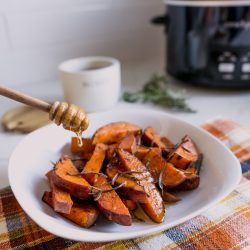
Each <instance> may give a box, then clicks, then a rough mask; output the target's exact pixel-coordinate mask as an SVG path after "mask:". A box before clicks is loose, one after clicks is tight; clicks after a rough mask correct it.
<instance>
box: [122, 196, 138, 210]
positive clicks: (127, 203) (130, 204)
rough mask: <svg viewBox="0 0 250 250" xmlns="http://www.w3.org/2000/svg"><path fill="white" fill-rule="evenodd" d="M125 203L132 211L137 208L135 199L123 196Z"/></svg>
mask: <svg viewBox="0 0 250 250" xmlns="http://www.w3.org/2000/svg"><path fill="white" fill-rule="evenodd" d="M122 202H123V203H124V205H125V206H126V207H127V208H128V209H129V210H131V211H133V210H135V209H136V207H137V205H136V203H135V202H134V201H132V200H128V199H124V198H122Z"/></svg>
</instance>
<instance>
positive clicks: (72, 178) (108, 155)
mask: <svg viewBox="0 0 250 250" xmlns="http://www.w3.org/2000/svg"><path fill="white" fill-rule="evenodd" d="M78 137H79V138H72V141H71V153H72V154H73V157H72V158H69V157H63V158H62V159H60V160H59V161H58V162H57V163H56V164H55V167H54V169H53V170H51V178H50V186H51V189H52V193H53V192H54V196H53V195H52V196H51V199H52V200H51V201H50V204H52V205H50V206H51V207H52V208H53V209H54V210H55V211H60V212H64V213H63V214H64V215H65V214H66V213H67V216H66V215H65V216H64V217H65V218H68V219H71V220H75V222H76V223H78V224H79V225H81V224H82V225H81V226H83V225H84V226H86V227H88V226H91V225H92V222H93V220H96V217H95V215H96V214H97V213H96V212H94V210H92V212H93V213H92V215H91V216H92V217H91V218H90V217H89V218H88V216H90V212H89V211H88V210H84V211H85V213H84V214H82V215H81V217H79V218H78V217H75V213H78V212H77V211H81V209H85V207H84V206H83V207H79V206H78V204H77V203H75V199H76V198H77V200H78V201H80V204H81V202H82V201H83V200H85V201H83V202H87V203H88V204H90V206H92V207H93V208H96V209H97V212H98V213H102V214H103V215H104V217H106V218H107V219H108V220H111V221H112V222H114V223H117V224H120V225H124V226H129V225H131V224H132V218H133V216H131V214H134V213H137V212H138V210H141V211H143V212H144V213H145V214H146V215H147V216H148V217H149V218H150V219H151V220H152V221H154V222H156V223H161V222H162V221H163V220H164V217H165V205H164V202H168V203H173V202H178V201H179V200H180V199H179V197H178V191H190V190H193V189H195V188H198V187H199V184H200V176H199V172H200V166H201V164H202V155H201V154H200V153H199V152H198V149H197V147H196V145H195V143H194V142H193V141H192V139H191V138H190V137H188V136H185V137H184V138H183V139H182V141H181V142H180V144H178V145H177V146H173V144H172V142H171V141H170V140H169V139H168V138H167V137H162V136H160V135H159V134H157V132H156V131H155V130H154V129H153V128H152V127H148V128H147V129H145V130H144V133H143V134H142V129H141V128H140V127H138V126H137V125H134V124H131V123H128V122H113V123H110V124H107V125H105V126H103V127H101V128H99V129H97V131H96V132H95V133H94V135H93V137H92V138H81V135H80V134H78ZM79 140H80V141H81V144H82V145H79ZM53 190H54V191H53ZM62 194H63V195H62ZM59 195H60V196H59ZM47 197H50V196H48V195H47ZM61 197H62V198H63V199H62V198H61ZM75 197H76V198H75ZM59 198H60V199H59ZM71 198H72V200H73V201H74V204H73V206H72V202H71ZM53 199H54V200H53ZM47 204H48V202H47ZM72 209H73V210H72ZM65 212H66V213H65ZM73 214H74V216H72V215H73ZM76 216H77V215H76ZM85 222H86V223H85ZM80 223H81V224H80Z"/></svg>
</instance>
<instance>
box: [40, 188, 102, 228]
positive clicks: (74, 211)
mask: <svg viewBox="0 0 250 250" xmlns="http://www.w3.org/2000/svg"><path fill="white" fill-rule="evenodd" d="M42 200H43V202H45V203H46V204H47V205H49V206H50V207H51V208H53V204H52V194H51V192H45V193H44V195H43V197H42ZM59 214H60V215H62V216H63V217H65V218H67V219H69V220H71V221H72V222H74V223H76V224H77V225H79V226H81V227H85V228H89V227H91V226H92V225H93V224H94V223H95V222H96V220H97V218H98V215H99V211H98V210H97V209H96V207H95V206H93V205H86V204H73V206H72V208H71V211H70V213H69V214H65V213H59Z"/></svg>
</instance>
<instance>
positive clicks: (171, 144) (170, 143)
mask: <svg viewBox="0 0 250 250" xmlns="http://www.w3.org/2000/svg"><path fill="white" fill-rule="evenodd" d="M161 142H162V143H164V144H165V145H166V147H167V148H168V149H170V150H171V149H172V148H173V147H174V144H173V142H172V141H171V140H170V139H168V138H167V137H165V136H163V137H161Z"/></svg>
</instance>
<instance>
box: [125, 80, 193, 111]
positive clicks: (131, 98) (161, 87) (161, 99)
mask: <svg viewBox="0 0 250 250" xmlns="http://www.w3.org/2000/svg"><path fill="white" fill-rule="evenodd" d="M123 99H124V101H126V102H131V103H134V102H139V101H140V102H143V103H145V102H151V103H154V104H157V105H160V106H162V107H165V108H170V109H172V110H175V111H182V112H195V111H194V110H193V109H191V108H190V107H189V106H188V104H187V103H186V100H185V98H184V97H183V96H180V94H179V95H178V96H176V95H175V94H173V92H172V91H171V90H170V84H169V80H168V79H167V77H166V76H158V75H153V76H152V77H151V79H150V80H149V81H148V82H146V84H145V85H144V86H143V88H142V89H141V90H139V91H137V92H135V93H128V92H125V93H124V95H123Z"/></svg>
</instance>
